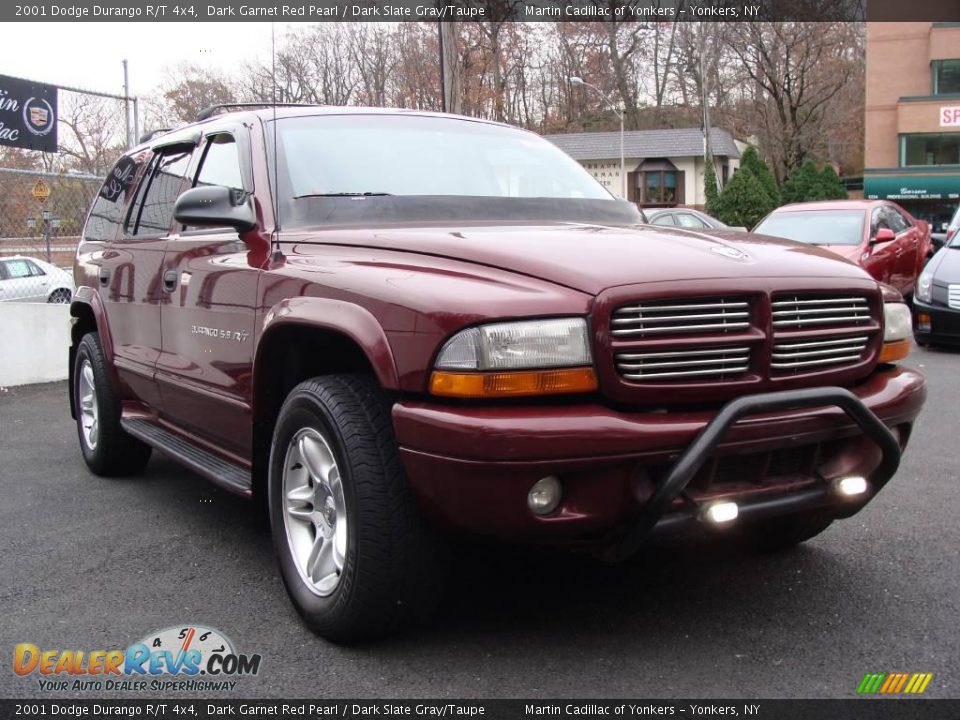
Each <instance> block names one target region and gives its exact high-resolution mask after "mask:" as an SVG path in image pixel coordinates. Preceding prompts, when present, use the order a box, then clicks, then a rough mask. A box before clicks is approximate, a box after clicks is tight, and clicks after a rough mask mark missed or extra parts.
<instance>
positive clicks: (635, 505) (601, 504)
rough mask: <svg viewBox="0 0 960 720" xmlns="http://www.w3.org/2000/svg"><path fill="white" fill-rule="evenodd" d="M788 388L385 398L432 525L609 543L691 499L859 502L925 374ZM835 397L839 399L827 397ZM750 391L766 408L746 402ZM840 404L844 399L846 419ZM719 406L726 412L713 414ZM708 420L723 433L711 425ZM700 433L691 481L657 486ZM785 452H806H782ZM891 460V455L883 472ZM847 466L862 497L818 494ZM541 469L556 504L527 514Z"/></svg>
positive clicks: (899, 442) (903, 430)
mask: <svg viewBox="0 0 960 720" xmlns="http://www.w3.org/2000/svg"><path fill="white" fill-rule="evenodd" d="M799 392H800V393H801V394H806V395H805V399H804V400H803V402H802V403H801V405H802V406H801V407H798V406H797V405H796V403H794V404H793V405H792V406H791V404H790V402H785V403H780V402H779V401H780V400H784V401H786V400H788V399H789V398H788V396H790V395H791V394H793V393H791V392H790V391H788V392H787V393H770V394H767V395H766V396H745V397H743V398H740V399H738V400H734V401H731V403H728V404H727V405H726V406H724V408H723V409H720V410H717V409H714V410H675V409H671V410H669V411H668V410H664V409H661V410H648V411H645V412H641V411H636V412H627V411H617V410H614V409H611V408H608V407H605V406H601V405H589V404H583V405H564V406H549V405H548V406H542V405H536V406H531V405H516V406H510V407H504V406H498V407H481V406H447V405H439V404H436V403H426V402H413V401H410V402H400V403H397V404H396V405H395V406H394V409H393V419H394V427H395V431H396V434H397V439H398V441H399V444H400V448H401V457H402V458H403V462H404V465H405V467H406V470H407V473H408V476H409V478H410V482H411V485H412V487H413V489H414V491H415V493H416V495H417V497H418V498H419V500H420V502H421V505H422V506H423V507H424V508H425V509H426V510H427V511H428V512H429V513H430V514H431V515H432V516H434V517H435V518H437V519H438V520H440V521H442V522H443V523H445V524H447V525H450V526H453V527H456V528H460V529H463V530H466V531H469V532H473V533H479V534H484V535H490V536H496V537H501V538H508V539H513V540H518V539H526V540H531V541H537V542H549V543H553V542H557V543H562V542H571V541H577V542H582V541H586V542H599V543H603V544H607V545H609V544H611V543H614V542H615V543H618V544H620V543H623V542H624V538H626V537H635V538H639V537H641V536H643V535H645V534H646V533H647V532H649V531H651V530H653V529H660V528H661V527H667V526H676V525H678V524H684V523H683V522H681V521H683V520H684V519H687V520H690V519H694V520H695V517H696V512H694V511H695V509H696V507H697V506H699V505H701V504H702V503H704V502H707V501H712V500H715V499H717V498H725V499H736V500H737V501H738V502H742V503H743V507H744V508H748V507H752V506H755V509H754V511H752V512H753V514H754V516H756V517H759V516H760V512H762V513H765V514H767V515H769V514H771V513H773V514H777V513H781V512H782V513H787V512H794V511H796V510H797V509H802V508H800V507H799V506H798V503H799V502H800V501H801V499H802V501H803V502H802V503H801V504H804V507H807V506H811V507H812V506H823V505H824V504H836V514H837V515H838V516H839V515H849V514H852V513H853V512H856V511H857V510H859V509H860V507H862V506H863V505H864V504H865V502H866V500H868V499H869V498H870V497H872V496H873V495H874V494H875V492H876V491H877V490H879V487H882V484H883V482H885V481H886V478H882V475H884V474H886V473H887V472H888V471H889V470H890V460H889V456H890V455H891V453H892V452H893V450H894V449H898V448H902V447H904V446H905V445H906V442H907V439H908V437H909V434H910V430H911V427H912V424H913V421H914V420H915V418H916V416H917V414H918V413H919V412H920V408H921V407H922V405H923V402H924V399H925V396H926V388H925V384H924V380H923V377H922V376H921V375H919V374H917V373H915V372H913V371H911V370H908V369H905V368H900V367H881V368H878V369H877V371H876V372H874V373H873V374H872V375H871V376H870V377H869V378H867V379H866V380H865V381H863V382H862V383H860V384H859V385H857V386H856V387H854V388H851V389H850V391H849V393H847V391H843V390H840V389H839V388H814V389H810V390H803V391H799ZM817 393H820V396H819V397H818V396H817V395H816V394H817ZM837 393H845V394H846V395H849V398H850V399H849V400H838V398H839V395H837ZM761 397H769V398H772V399H773V400H772V404H769V405H767V406H759V407H758V406H757V405H756V403H755V402H753V401H751V398H754V399H756V398H761ZM838 401H841V402H844V403H851V404H855V405H856V408H855V409H854V410H853V411H852V412H853V413H854V414H855V415H856V416H858V419H856V420H854V419H853V417H852V416H851V415H848V414H847V413H848V412H851V410H850V408H849V407H847V408H845V409H841V408H839V407H837V406H836V405H835V404H834V403H835V402H838ZM738 403H739V405H738ZM731 408H733V409H731ZM861 409H862V410H861ZM754 411H755V412H756V414H753V413H754ZM731 413H732V417H733V419H732V420H729V419H726V420H724V419H723V417H727V416H730V414H731ZM744 413H750V414H749V416H746V415H744ZM719 416H722V417H721V420H723V422H721V423H720V424H721V425H723V427H722V428H721V429H720V430H719V431H716V428H717V427H719V426H718V425H717V424H716V423H713V421H714V420H716V419H717V418H718V417H719ZM866 416H871V417H872V416H875V417H876V418H878V419H879V421H880V422H879V423H877V425H880V423H882V425H883V426H886V427H887V428H890V429H891V430H892V431H893V438H892V440H891V442H892V445H891V444H890V443H887V447H886V448H884V449H883V450H881V449H879V448H878V446H877V444H876V441H872V440H870V439H868V437H867V433H866V431H865V429H864V423H869V422H870V421H869V419H866V420H865V419H864V418H865V417H866ZM708 426H711V427H712V428H713V429H714V430H713V431H711V430H708ZM705 433H712V434H713V435H714V436H713V437H711V438H710V442H708V443H707V444H706V445H705V446H702V447H701V448H700V449H698V450H697V451H696V452H694V453H693V456H695V457H694V459H695V460H696V461H697V462H695V463H693V465H696V467H694V468H693V472H692V473H691V474H690V477H687V478H686V482H685V483H683V484H682V487H678V486H671V487H669V488H668V490H666V491H665V490H664V488H665V486H666V485H669V483H670V476H671V473H672V472H673V471H674V470H675V469H676V468H677V466H678V464H679V461H680V460H682V458H683V457H688V458H689V457H690V452H688V451H689V450H690V448H691V444H692V443H694V441H695V439H698V438H700V439H702V438H703V435H704V434H705ZM874 436H876V428H874V431H873V433H872V435H871V437H874ZM698 442H699V441H698ZM880 442H881V444H883V440H882V438H881V439H880ZM704 448H705V449H704ZM684 453H686V455H685V454H684ZM791 453H797V454H798V456H802V457H804V458H806V459H804V460H802V461H798V462H793V461H792V459H791V458H785V457H784V455H785V454H791ZM898 460H899V453H897V458H896V459H895V460H894V462H893V468H894V469H895V467H896V461H898ZM774 467H776V470H774V469H773V468H774ZM854 473H855V474H861V475H863V476H864V477H867V478H868V480H870V481H871V483H872V488H873V489H872V492H870V493H868V494H867V496H866V499H865V500H859V501H857V502H858V504H856V505H853V504H851V502H850V501H849V500H848V501H843V502H840V501H838V500H837V499H836V498H835V497H834V496H832V495H830V493H828V492H826V489H827V487H828V483H827V482H826V481H828V480H830V479H833V478H835V477H839V476H841V475H848V474H854ZM890 474H892V472H891V473H890ZM547 475H556V476H557V477H559V478H560V480H561V482H562V484H563V488H564V496H563V501H562V503H561V504H560V506H559V507H558V508H557V510H556V511H554V512H553V513H551V514H550V515H546V516H537V515H534V514H533V513H532V512H530V511H529V510H528V508H527V502H526V500H527V493H528V492H529V490H530V487H531V486H532V485H533V483H535V482H536V481H537V480H539V479H540V478H542V477H544V476H547ZM877 480H882V482H876V481H877ZM756 508H764V509H763V510H762V511H757V510H756ZM748 514H749V513H745V517H746V516H747V515H748ZM651 521H652V522H651ZM637 528H639V530H638V529H637ZM631 529H632V530H633V531H632V532H631Z"/></svg>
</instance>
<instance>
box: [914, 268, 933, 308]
mask: <svg viewBox="0 0 960 720" xmlns="http://www.w3.org/2000/svg"><path fill="white" fill-rule="evenodd" d="M917 299H918V300H919V301H920V302H925V303H928V302H930V301H932V300H933V270H932V269H931V268H930V263H927V267H925V268H924V269H923V272H922V273H920V278H919V279H918V280H917Z"/></svg>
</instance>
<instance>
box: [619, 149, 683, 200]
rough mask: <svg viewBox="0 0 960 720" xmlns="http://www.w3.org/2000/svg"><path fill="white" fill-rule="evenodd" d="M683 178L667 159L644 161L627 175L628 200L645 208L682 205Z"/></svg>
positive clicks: (679, 171) (681, 172)
mask: <svg viewBox="0 0 960 720" xmlns="http://www.w3.org/2000/svg"><path fill="white" fill-rule="evenodd" d="M683 178H684V174H683V171H682V170H680V169H678V168H677V166H676V165H674V164H673V163H672V162H670V160H668V159H667V158H652V159H649V160H644V161H643V162H642V163H640V165H638V166H637V169H636V170H634V171H632V172H630V173H628V174H627V199H628V200H630V201H631V202H635V203H637V204H639V205H643V206H660V207H662V206H672V205H682V204H683V182H684V180H683Z"/></svg>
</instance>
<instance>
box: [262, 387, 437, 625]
mask: <svg viewBox="0 0 960 720" xmlns="http://www.w3.org/2000/svg"><path fill="white" fill-rule="evenodd" d="M269 511H270V525H271V532H272V535H273V542H274V547H275V548H276V552H277V558H278V562H279V564H280V571H281V576H282V577H283V582H284V585H285V586H286V589H287V593H288V594H289V595H290V598H291V600H292V601H293V604H294V606H295V607H296V609H297V611H298V612H299V613H300V615H301V616H302V617H303V619H304V621H305V622H306V624H307V625H308V626H309V627H310V628H311V629H312V630H313V631H314V632H316V633H318V634H320V635H322V636H323V637H325V638H327V639H329V640H332V641H335V642H342V643H346V642H355V641H358V640H363V639H370V638H375V637H379V636H383V635H387V634H390V633H393V632H397V631H399V630H402V629H405V628H407V627H409V626H411V625H414V624H416V623H418V622H421V621H423V620H424V619H426V618H427V617H428V616H429V615H430V614H431V612H432V611H433V609H434V608H435V606H436V605H437V603H438V602H439V599H440V594H441V590H442V585H443V579H444V575H445V565H446V564H445V562H444V560H445V558H444V557H443V552H442V550H441V547H440V545H439V544H438V543H437V542H436V541H435V539H434V537H433V534H432V532H431V531H430V529H429V528H428V527H427V525H426V524H425V522H424V520H423V519H422V518H421V516H420V513H419V511H418V509H417V507H416V504H415V502H414V498H413V496H412V493H411V491H410V488H409V486H408V483H407V478H406V475H405V473H404V471H403V467H402V465H401V463H400V456H399V452H398V448H397V443H396V440H395V438H394V435H393V426H392V422H391V419H390V414H389V407H388V405H387V403H386V400H385V398H384V396H383V392H382V391H381V389H380V388H379V386H378V385H377V384H376V383H375V382H374V381H373V380H372V379H371V378H368V377H365V376H359V375H329V376H324V377H318V378H314V379H312V380H308V381H306V382H303V383H301V384H300V385H298V386H297V387H295V388H294V389H293V391H292V392H291V393H290V395H289V396H288V397H287V399H286V401H285V402H284V404H283V407H282V408H281V410H280V415H279V418H278V420H277V425H276V428H275V430H274V435H273V444H272V450H271V456H270V470H269Z"/></svg>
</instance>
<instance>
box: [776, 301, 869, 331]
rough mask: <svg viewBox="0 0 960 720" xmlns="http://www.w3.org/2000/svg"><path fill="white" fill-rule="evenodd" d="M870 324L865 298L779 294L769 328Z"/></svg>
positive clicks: (797, 328)
mask: <svg viewBox="0 0 960 720" xmlns="http://www.w3.org/2000/svg"><path fill="white" fill-rule="evenodd" d="M866 322H870V306H869V305H868V304H867V299H866V298H865V297H857V296H853V295H850V296H846V297H811V296H805V295H791V296H789V297H786V296H783V295H780V296H777V297H776V298H775V299H774V301H773V327H774V328H777V329H787V328H790V329H796V330H800V329H803V328H807V327H817V326H820V325H856V324H858V323H866Z"/></svg>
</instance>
